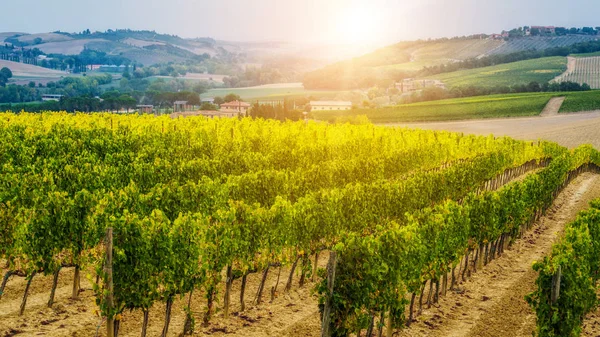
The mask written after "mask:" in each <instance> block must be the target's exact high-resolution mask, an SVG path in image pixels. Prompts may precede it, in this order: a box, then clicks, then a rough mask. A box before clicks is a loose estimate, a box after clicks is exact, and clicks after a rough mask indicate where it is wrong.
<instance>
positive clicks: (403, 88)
mask: <svg viewBox="0 0 600 337" xmlns="http://www.w3.org/2000/svg"><path fill="white" fill-rule="evenodd" d="M394 87H396V89H398V91H400V92H401V93H408V92H415V91H419V90H423V89H425V88H434V87H435V88H440V89H445V88H446V86H445V85H444V83H442V81H440V80H415V79H412V78H405V79H404V80H402V81H401V82H396V83H395V84H394Z"/></svg>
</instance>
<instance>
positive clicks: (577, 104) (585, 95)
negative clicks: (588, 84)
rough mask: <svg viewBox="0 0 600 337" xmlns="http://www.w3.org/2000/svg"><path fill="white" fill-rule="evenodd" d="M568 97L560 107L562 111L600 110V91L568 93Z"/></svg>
mask: <svg viewBox="0 0 600 337" xmlns="http://www.w3.org/2000/svg"><path fill="white" fill-rule="evenodd" d="M566 96H567V98H566V99H565V102H564V103H563V105H562V106H561V108H560V112H561V113H562V112H565V113H566V112H580V111H592V110H600V91H598V90H594V91H584V92H573V93H569V94H568V95H566Z"/></svg>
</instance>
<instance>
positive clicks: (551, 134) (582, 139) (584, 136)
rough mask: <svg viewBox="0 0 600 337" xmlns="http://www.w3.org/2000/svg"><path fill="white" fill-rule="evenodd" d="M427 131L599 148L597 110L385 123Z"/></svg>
mask: <svg viewBox="0 0 600 337" xmlns="http://www.w3.org/2000/svg"><path fill="white" fill-rule="evenodd" d="M385 125H390V126H392V125H393V126H405V127H409V128H420V129H426V130H446V131H454V132H464V133H468V134H475V135H485V136H487V135H490V134H493V135H495V136H508V137H512V138H515V139H521V140H530V141H537V140H539V139H544V140H548V141H553V142H556V143H558V144H560V145H563V146H566V147H568V148H575V147H577V146H579V145H582V144H592V145H593V146H594V147H595V148H597V149H598V148H600V132H598V130H600V111H589V112H581V113H569V114H558V115H551V116H548V117H524V118H504V119H486V120H470V121H457V122H439V123H406V124H385Z"/></svg>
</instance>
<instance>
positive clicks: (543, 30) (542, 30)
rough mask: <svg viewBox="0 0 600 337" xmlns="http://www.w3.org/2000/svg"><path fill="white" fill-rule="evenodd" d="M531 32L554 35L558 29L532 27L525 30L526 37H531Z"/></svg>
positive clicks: (552, 27)
mask: <svg viewBox="0 0 600 337" xmlns="http://www.w3.org/2000/svg"><path fill="white" fill-rule="evenodd" d="M531 31H536V32H537V33H538V34H539V35H554V34H556V27H554V26H531V27H529V28H527V29H526V30H525V35H527V36H529V35H531Z"/></svg>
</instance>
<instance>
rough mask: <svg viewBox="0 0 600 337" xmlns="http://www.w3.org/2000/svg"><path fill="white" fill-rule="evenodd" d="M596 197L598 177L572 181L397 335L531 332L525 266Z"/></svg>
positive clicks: (529, 278) (531, 282)
mask: <svg viewBox="0 0 600 337" xmlns="http://www.w3.org/2000/svg"><path fill="white" fill-rule="evenodd" d="M598 197H600V176H598V175H593V174H591V173H586V174H583V175H581V176H580V177H578V178H577V179H575V180H574V181H573V183H572V184H571V185H570V186H568V187H567V188H566V189H565V190H564V191H563V192H562V193H561V194H560V195H559V197H558V198H557V200H556V201H555V203H554V205H553V208H552V210H551V211H549V212H548V214H547V215H546V216H545V217H543V218H542V219H541V220H540V221H539V222H538V224H536V226H535V227H534V228H533V230H531V231H530V232H528V234H527V235H526V236H525V237H524V238H523V239H521V240H518V241H517V242H516V243H515V244H514V245H513V246H512V247H511V248H510V249H508V250H507V251H505V253H504V254H503V255H502V256H501V257H500V258H498V259H496V260H495V261H493V262H491V263H490V264H489V265H488V266H486V267H485V268H484V269H483V270H481V271H479V272H478V273H476V274H474V276H473V277H472V278H471V279H470V280H468V281H467V282H466V283H464V284H462V285H460V287H459V290H460V291H459V292H454V293H450V294H449V295H448V296H446V297H444V298H441V299H440V304H439V306H438V307H432V308H431V309H429V310H425V311H424V312H423V315H422V316H421V317H419V318H418V322H416V323H414V324H413V325H412V326H411V328H410V329H407V330H404V331H402V332H401V333H400V336H403V337H408V336H411V337H413V336H439V337H441V336H450V337H459V336H465V337H466V336H469V337H475V336H490V337H491V336H515V337H525V336H527V337H528V336H531V335H532V331H533V330H535V314H534V313H533V311H532V310H531V309H530V308H529V306H528V304H527V303H526V302H525V300H524V296H525V295H526V294H528V293H529V292H531V291H533V289H534V286H535V279H536V278H537V274H536V273H535V272H534V271H533V270H532V269H531V265H532V263H533V262H534V261H536V260H540V259H542V258H543V257H544V256H545V255H547V254H548V253H549V252H550V250H551V247H552V244H553V243H554V241H555V240H556V239H557V237H558V236H559V235H560V233H561V232H562V230H563V228H564V225H565V224H566V223H568V222H570V221H572V220H573V219H575V217H576V215H577V213H578V212H579V211H581V210H583V209H586V208H587V207H588V203H589V201H591V200H593V199H595V198H598Z"/></svg>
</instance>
